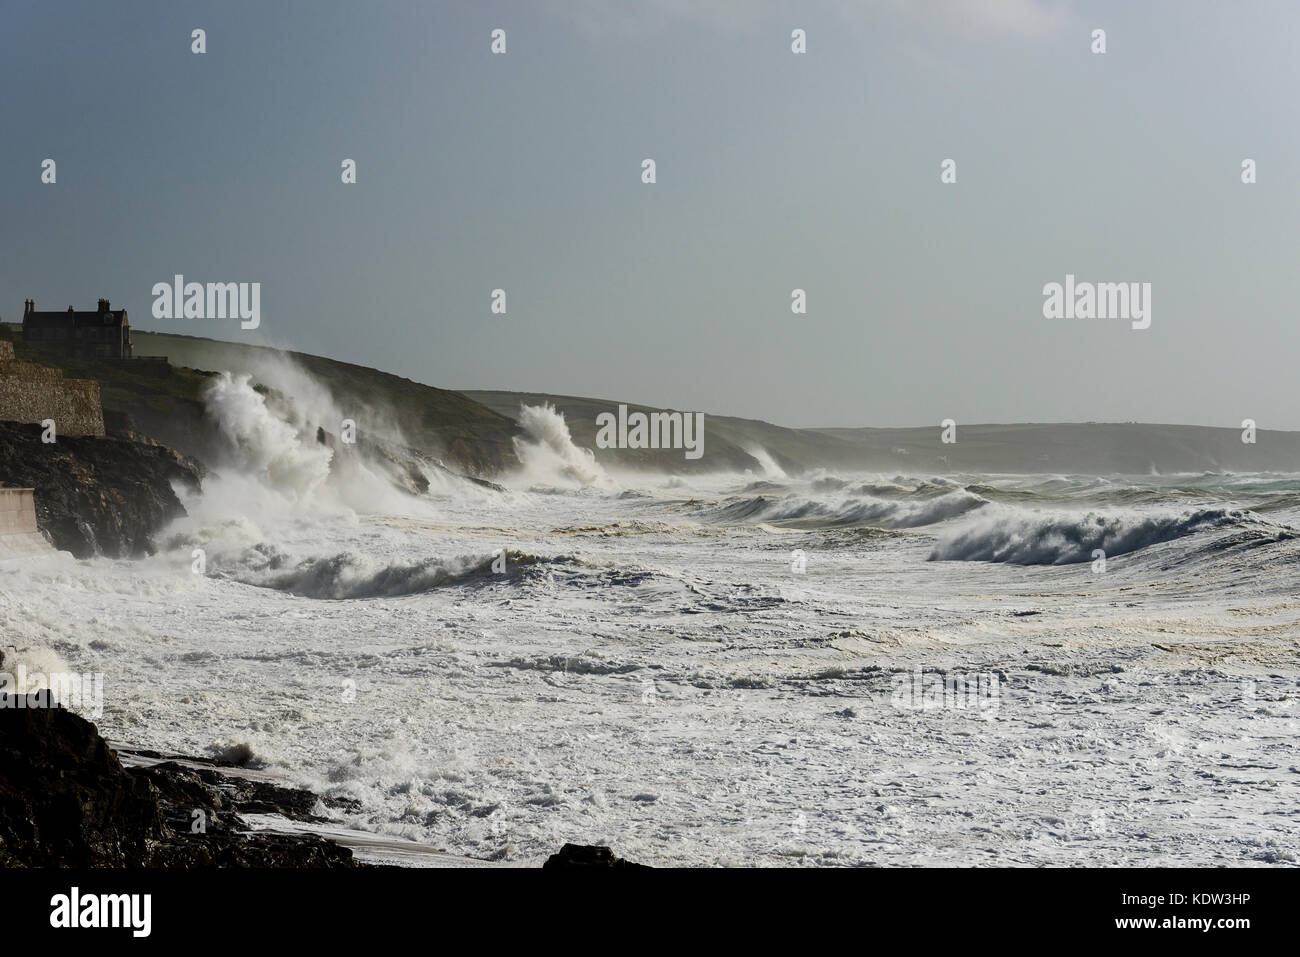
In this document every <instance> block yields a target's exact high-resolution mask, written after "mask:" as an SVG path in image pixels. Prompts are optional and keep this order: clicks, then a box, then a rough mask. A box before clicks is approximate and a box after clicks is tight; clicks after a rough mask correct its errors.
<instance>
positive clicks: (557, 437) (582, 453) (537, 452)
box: [514, 403, 614, 488]
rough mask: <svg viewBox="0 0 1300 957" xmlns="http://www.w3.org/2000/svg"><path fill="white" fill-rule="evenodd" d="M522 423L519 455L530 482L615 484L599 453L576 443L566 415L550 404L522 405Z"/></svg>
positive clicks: (607, 485) (515, 438)
mask: <svg viewBox="0 0 1300 957" xmlns="http://www.w3.org/2000/svg"><path fill="white" fill-rule="evenodd" d="M519 426H520V428H522V429H523V430H524V433H525V435H524V436H518V435H517V436H515V437H514V445H515V455H516V456H518V458H519V461H520V463H521V464H522V466H523V468H522V474H523V477H524V478H525V479H526V480H527V481H529V482H532V483H538V482H540V483H552V482H557V481H562V482H567V483H570V484H574V485H579V486H584V487H585V486H595V487H597V488H613V487H614V482H613V481H612V480H611V479H610V477H609V474H608V473H607V472H606V471H605V470H604V469H603V468H601V467H600V465H599V464H598V463H597V462H596V456H595V454H594V453H593V452H592V451H591V450H590V449H583V448H579V447H578V446H577V445H574V444H573V436H572V435H570V434H569V425H568V423H567V422H565V421H564V414H563V413H562V412H559V411H557V410H556V408H555V407H554V406H553V405H551V404H550V403H545V404H543V405H520V407H519Z"/></svg>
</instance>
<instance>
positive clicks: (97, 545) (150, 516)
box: [0, 422, 201, 558]
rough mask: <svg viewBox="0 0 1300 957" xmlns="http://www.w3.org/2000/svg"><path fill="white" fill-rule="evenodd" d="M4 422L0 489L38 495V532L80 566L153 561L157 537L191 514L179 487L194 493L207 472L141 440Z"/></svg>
mask: <svg viewBox="0 0 1300 957" xmlns="http://www.w3.org/2000/svg"><path fill="white" fill-rule="evenodd" d="M41 433H42V429H41V427H40V426H39V425H23V424H19V423H16V422H0V485H7V486H10V487H18V488H31V489H35V490H36V524H37V526H38V527H39V528H40V530H41V531H42V532H43V533H44V534H45V536H46V537H47V538H49V539H50V541H51V542H52V543H53V544H54V546H55V547H56V548H59V549H61V550H64V551H69V552H72V554H73V555H75V556H77V557H78V558H89V557H91V556H93V555H106V556H108V557H111V558H128V557H135V556H139V555H146V554H150V553H152V552H153V550H154V542H153V536H154V535H155V534H156V533H157V532H158V531H159V530H160V529H161V528H162V527H163V526H164V525H166V524H167V523H168V522H170V521H171V520H172V519H175V518H178V517H179V516H181V515H184V514H185V509H184V507H183V506H182V505H181V503H180V500H179V499H178V498H177V497H176V493H175V491H174V490H173V487H172V483H173V482H176V483H180V484H181V485H183V486H187V487H191V488H195V487H197V486H198V484H199V481H200V476H201V466H199V465H198V464H197V463H196V462H194V461H192V460H190V459H187V458H185V457H184V456H182V455H180V454H179V453H177V452H174V451H173V450H171V449H169V448H168V447H167V446H165V445H159V444H157V443H156V442H151V441H147V440H141V439H140V438H139V437H138V436H136V437H130V438H128V437H125V436H121V435H118V436H113V437H109V438H96V437H90V436H86V437H79V436H67V435H60V436H58V439H57V441H55V442H51V443H45V442H42V441H41Z"/></svg>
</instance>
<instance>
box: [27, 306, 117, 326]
mask: <svg viewBox="0 0 1300 957" xmlns="http://www.w3.org/2000/svg"><path fill="white" fill-rule="evenodd" d="M69 317H71V318H72V325H73V327H74V328H77V327H85V326H95V327H103V326H123V325H125V326H129V325H130V324H131V323H130V322H129V321H128V320H127V318H126V310H125V309H110V310H109V311H108V312H91V311H88V310H87V311H84V312H75V311H74V312H68V310H66V309H65V310H63V311H62V312H29V313H26V314H24V315H23V325H27V324H28V323H30V324H31V325H32V326H34V327H36V328H40V329H48V328H59V327H63V326H67V325H68V318H69Z"/></svg>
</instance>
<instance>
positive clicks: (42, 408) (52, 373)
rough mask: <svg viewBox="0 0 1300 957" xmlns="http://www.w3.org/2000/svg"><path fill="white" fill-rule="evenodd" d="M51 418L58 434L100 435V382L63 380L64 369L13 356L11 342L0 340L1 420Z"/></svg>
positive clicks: (102, 428)
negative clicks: (52, 367)
mask: <svg viewBox="0 0 1300 957" xmlns="http://www.w3.org/2000/svg"><path fill="white" fill-rule="evenodd" d="M46 419H53V420H54V427H55V429H56V431H57V433H58V434H59V435H103V434H104V410H103V406H102V405H101V404H100V399H99V383H98V382H96V381H94V380H93V379H65V378H63V370H61V369H51V368H50V367H49V366H43V365H37V364H36V363H35V362H24V361H22V360H21V359H16V358H14V346H13V343H12V342H6V341H0V421H4V422H24V423H32V424H36V425H39V424H40V423H41V422H43V421H44V420H46Z"/></svg>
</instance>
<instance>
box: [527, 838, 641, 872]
mask: <svg viewBox="0 0 1300 957" xmlns="http://www.w3.org/2000/svg"><path fill="white" fill-rule="evenodd" d="M542 867H543V869H545V868H548V867H550V868H575V867H576V868H592V867H595V868H609V867H613V868H618V869H620V870H647V871H648V870H650V867H649V866H648V865H646V864H633V863H632V862H631V861H628V860H624V859H623V858H621V857H615V856H614V852H613V851H612V850H610V849H609V848H608V847H599V846H595V845H591V844H565V845H564V847H562V848H560V852H559V853H558V854H552V855H551V856H550V857H548V858H547V859H546V863H545V864H543V865H542Z"/></svg>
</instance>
